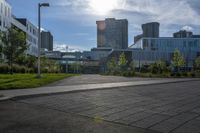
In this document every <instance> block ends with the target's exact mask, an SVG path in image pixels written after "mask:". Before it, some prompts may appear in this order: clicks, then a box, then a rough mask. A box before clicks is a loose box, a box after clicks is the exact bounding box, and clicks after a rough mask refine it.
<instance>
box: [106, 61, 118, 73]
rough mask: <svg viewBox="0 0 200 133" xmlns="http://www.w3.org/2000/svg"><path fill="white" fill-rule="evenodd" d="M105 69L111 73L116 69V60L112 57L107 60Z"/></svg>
mask: <svg viewBox="0 0 200 133" xmlns="http://www.w3.org/2000/svg"><path fill="white" fill-rule="evenodd" d="M107 68H108V71H109V72H111V73H113V72H114V71H115V70H116V68H117V60H116V59H115V58H114V57H113V58H112V59H111V60H109V62H108V63H107Z"/></svg>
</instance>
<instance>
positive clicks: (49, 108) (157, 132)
mask: <svg viewBox="0 0 200 133" xmlns="http://www.w3.org/2000/svg"><path fill="white" fill-rule="evenodd" d="M15 102H18V103H23V104H26V105H29V106H35V107H40V108H44V109H48V110H55V111H59V112H62V113H66V114H71V115H74V116H79V117H83V118H88V119H90V120H94V117H91V116H86V115H81V114H77V113H73V112H68V111H64V110H61V109H55V108H51V107H48V106H42V105H37V104H29V103H26V102H22V101H15ZM102 120H103V121H105V122H108V123H113V124H117V125H122V126H128V127H133V128H138V129H142V130H145V131H151V132H155V133H161V132H159V131H156V130H153V129H147V128H141V127H137V126H133V125H127V124H124V123H119V122H115V121H109V120H105V119H102Z"/></svg>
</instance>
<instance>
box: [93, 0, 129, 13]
mask: <svg viewBox="0 0 200 133" xmlns="http://www.w3.org/2000/svg"><path fill="white" fill-rule="evenodd" d="M124 1H125V0H89V6H90V7H91V8H92V10H93V11H94V12H95V13H96V14H99V15H105V14H107V13H109V12H110V11H112V10H114V9H118V8H121V7H122V6H123V4H124Z"/></svg>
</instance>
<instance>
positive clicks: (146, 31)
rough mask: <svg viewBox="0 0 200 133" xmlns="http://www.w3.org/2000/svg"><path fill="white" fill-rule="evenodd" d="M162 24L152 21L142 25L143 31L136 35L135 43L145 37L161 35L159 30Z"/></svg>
mask: <svg viewBox="0 0 200 133" xmlns="http://www.w3.org/2000/svg"><path fill="white" fill-rule="evenodd" d="M159 27H160V24H159V23H158V22H150V23H146V24H143V25H142V31H143V33H142V34H140V35H137V36H135V37H134V43H136V42H137V41H139V40H140V39H141V38H143V37H151V38H158V37H159V36H160V31H159Z"/></svg>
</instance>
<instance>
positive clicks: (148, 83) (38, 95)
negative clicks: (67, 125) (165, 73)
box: [0, 78, 199, 101]
mask: <svg viewBox="0 0 200 133" xmlns="http://www.w3.org/2000/svg"><path fill="white" fill-rule="evenodd" d="M152 81H153V80H150V81H139V82H147V83H140V84H135V83H137V82H138V81H134V82H118V83H100V84H99V85H106V84H107V85H108V84H119V85H120V84H124V83H125V84H124V85H120V86H103V87H94V88H89V89H76V90H64V91H63V90H62V91H53V92H42V93H32V94H23V95H15V96H5V94H3V95H4V97H1V98H0V101H5V100H9V99H26V98H32V97H40V96H48V95H56V94H58V95H59V94H68V93H77V92H84V91H95V90H107V89H116V88H119V87H131V86H148V85H160V84H173V83H181V82H195V81H199V78H195V79H178V80H175V81H173V80H172V81H164V82H163V80H156V82H152ZM126 83H127V84H126ZM131 83H132V84H131ZM87 85H97V84H83V85H70V86H67V87H81V86H87ZM55 87H56V86H52V87H41V88H55ZM36 89H40V88H36ZM23 90H24V91H31V90H32V89H29V90H27V89H23ZM23 90H3V91H23ZM3 91H0V93H2V92H3ZM33 91H34V89H33Z"/></svg>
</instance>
